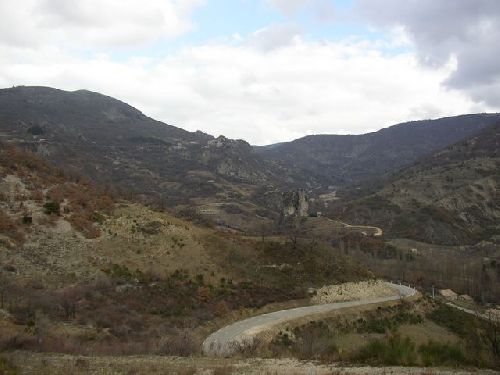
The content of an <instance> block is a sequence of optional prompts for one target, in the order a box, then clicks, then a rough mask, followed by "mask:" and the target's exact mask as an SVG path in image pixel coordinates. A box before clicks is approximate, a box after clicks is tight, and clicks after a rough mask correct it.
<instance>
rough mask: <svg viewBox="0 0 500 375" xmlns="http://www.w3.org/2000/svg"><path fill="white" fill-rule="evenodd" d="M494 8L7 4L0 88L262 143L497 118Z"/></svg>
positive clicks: (377, 3) (491, 0) (343, 2)
mask: <svg viewBox="0 0 500 375" xmlns="http://www.w3.org/2000/svg"><path fill="white" fill-rule="evenodd" d="M499 46H500V1H498V0H474V1H472V0H405V1H401V0H71V1H68V0H22V1H19V0H0V87H3V88H7V87H11V86H18V85H26V86H31V85H41V86H50V87H55V88H60V89H64V90H78V89H88V90H91V91H97V92H100V93H103V94H105V95H110V96H113V97H115V98H117V99H120V100H122V101H125V102H127V103H129V104H131V105H133V106H134V107H136V108H137V109H139V110H140V111H142V112H143V113H144V114H146V115H148V116H150V117H153V118H155V119H157V120H161V121H164V122H166V123H168V124H171V125H175V126H178V127H181V128H184V129H187V130H190V131H195V130H201V131H204V132H206V133H209V134H212V135H215V136H218V135H225V136H227V137H230V138H238V139H245V140H246V141H248V142H250V143H251V144H254V145H264V144H270V143H276V142H282V141H289V140H292V139H296V138H299V137H302V136H305V135H309V134H361V133H366V132H370V131H376V130H378V129H380V128H383V127H387V126H389V125H392V124H395V123H399V122H403V121H409V120H421V119H429V118H437V117H444V116H452V115H458V114H463V113H473V112H474V113H476V112H497V111H499V109H500V64H499V63H498V57H497V54H498V47H499Z"/></svg>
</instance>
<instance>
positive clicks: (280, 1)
mask: <svg viewBox="0 0 500 375" xmlns="http://www.w3.org/2000/svg"><path fill="white" fill-rule="evenodd" d="M264 1H265V2H266V3H267V4H268V5H270V6H272V7H274V8H276V9H278V10H280V11H281V12H283V13H285V14H287V15H291V14H293V13H295V12H297V11H299V10H300V9H301V8H304V7H306V6H309V5H311V4H312V3H313V1H314V0H264Z"/></svg>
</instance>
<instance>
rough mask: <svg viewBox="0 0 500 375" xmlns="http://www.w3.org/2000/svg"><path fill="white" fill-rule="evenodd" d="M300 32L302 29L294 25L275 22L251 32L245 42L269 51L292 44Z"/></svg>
mask: <svg viewBox="0 0 500 375" xmlns="http://www.w3.org/2000/svg"><path fill="white" fill-rule="evenodd" d="M301 33H302V30H301V29H300V27H298V26H296V25H292V24H276V25H271V26H268V27H266V28H263V29H260V30H257V31H256V32H254V33H252V34H251V35H250V36H249V37H248V38H247V40H246V43H247V44H248V45H249V46H252V47H255V48H257V49H260V50H262V51H271V50H274V49H276V48H280V47H284V46H287V45H290V44H292V43H293V42H294V41H296V40H297V39H298V38H300V35H301Z"/></svg>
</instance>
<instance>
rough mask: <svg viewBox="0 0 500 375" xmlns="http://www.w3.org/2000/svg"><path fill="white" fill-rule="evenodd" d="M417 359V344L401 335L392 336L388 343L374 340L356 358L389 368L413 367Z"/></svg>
mask: <svg viewBox="0 0 500 375" xmlns="http://www.w3.org/2000/svg"><path fill="white" fill-rule="evenodd" d="M416 359H417V355H416V351H415V343H414V342H413V341H412V340H411V339H410V338H409V337H405V338H402V337H401V336H399V335H392V336H390V337H389V339H388V340H387V341H383V340H373V341H371V342H369V343H368V344H367V345H366V346H365V347H363V348H362V349H361V350H360V351H359V352H358V353H357V354H356V355H355V357H354V360H356V361H359V362H362V363H367V364H371V365H387V366H411V365H414V364H415V363H416Z"/></svg>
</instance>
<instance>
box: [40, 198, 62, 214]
mask: <svg viewBox="0 0 500 375" xmlns="http://www.w3.org/2000/svg"><path fill="white" fill-rule="evenodd" d="M43 208H44V210H45V213H46V214H47V215H52V214H55V215H60V214H61V205H60V204H59V202H54V201H50V202H47V203H45V204H44V205H43Z"/></svg>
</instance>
